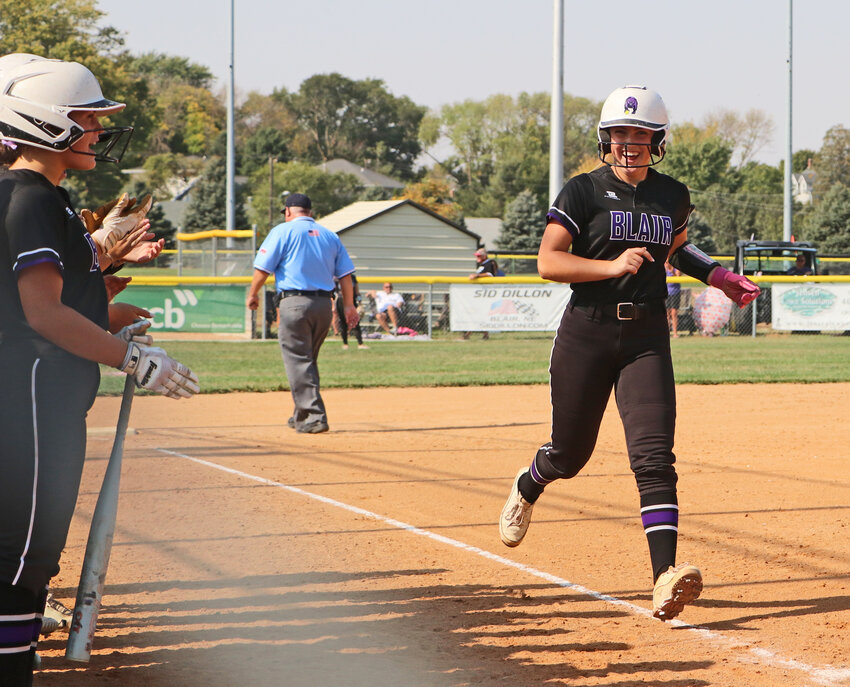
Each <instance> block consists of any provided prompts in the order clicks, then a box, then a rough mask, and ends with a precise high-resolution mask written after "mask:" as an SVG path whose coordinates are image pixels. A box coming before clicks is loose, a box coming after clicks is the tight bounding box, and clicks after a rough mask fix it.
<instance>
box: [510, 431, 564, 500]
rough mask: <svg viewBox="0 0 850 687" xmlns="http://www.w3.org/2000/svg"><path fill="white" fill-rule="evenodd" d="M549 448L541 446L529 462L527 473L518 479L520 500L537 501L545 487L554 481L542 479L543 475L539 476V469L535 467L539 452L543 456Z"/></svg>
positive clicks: (547, 445) (549, 446) (548, 446)
mask: <svg viewBox="0 0 850 687" xmlns="http://www.w3.org/2000/svg"><path fill="white" fill-rule="evenodd" d="M551 447H552V445H551V444H544V445H543V446H541V447H540V448H539V449H538V451H537V454H536V455H535V456H534V460H532V461H531V465H530V466H529V468H528V472H526V473H524V474H523V475H522V476H521V477H520V478H519V483H518V484H517V486H518V487H519V493H520V494H522V498H524V499H525V500H526V501H528V502H529V503H534V502H535V501H537V499H538V498H539V497H540V494H542V493H543V490H544V489H545V488H546V485H547V484H551V483H552V482H554V481H555V480H553V479H547V478H546V477H543V475H541V474H540V468H539V466H538V465H537V458H538V457H539V456H540V454H541V452H542V453H543V455H544V456H545V454H546V452H547V451H548V449H550V448H551Z"/></svg>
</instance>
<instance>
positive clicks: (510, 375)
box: [100, 334, 850, 394]
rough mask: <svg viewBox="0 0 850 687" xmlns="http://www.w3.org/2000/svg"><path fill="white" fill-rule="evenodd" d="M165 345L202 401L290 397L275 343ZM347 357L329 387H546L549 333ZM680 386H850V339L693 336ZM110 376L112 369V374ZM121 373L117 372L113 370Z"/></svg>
mask: <svg viewBox="0 0 850 687" xmlns="http://www.w3.org/2000/svg"><path fill="white" fill-rule="evenodd" d="M160 343H161V345H162V346H163V347H164V348H165V349H166V350H167V351H168V352H169V354H170V355H172V356H174V357H175V358H177V359H178V360H180V361H181V362H183V363H185V364H187V365H189V366H190V367H191V368H192V369H193V370H194V371H195V372H196V373H197V374H198V376H199V377H200V379H201V387H202V390H203V392H204V393H226V392H230V391H279V390H284V389H288V388H289V387H288V386H287V384H286V375H285V374H284V370H283V362H282V361H281V357H280V349H279V348H278V345H277V341H245V342H186V341H163V342H160ZM368 344H369V346H370V348H369V349H368V350H358V349H357V347H356V345H355V346H352V347H351V348H350V349H349V350H347V351H344V350H342V348H341V345H340V341H339V340H338V339H329V340H328V341H326V342H325V345H324V346H323V348H322V352H321V356H320V358H319V370H320V373H321V377H322V386H323V387H324V388H333V387H337V388H341V387H342V388H345V387H347V388H363V387H374V386H398V387H404V386H479V385H482V386H483V385H490V384H545V383H547V382H548V365H549V353H550V351H551V348H552V336H551V335H550V334H494V335H493V336H492V337H491V338H490V340H488V341H484V340H482V339H481V338H480V336H479V335H476V334H473V335H472V338H471V339H469V340H466V341H464V340H456V339H438V340H435V341H399V342H392V341H377V342H376V341H371V342H368ZM672 348H673V362H674V366H675V370H676V381H677V382H678V383H684V384H725V383H755V382H798V383H813V382H846V381H850V364H848V363H850V336H837V335H834V336H831V335H815V336H802V335H794V336H791V335H769V336H759V337H757V338H752V337H748V336H727V337H717V338H703V337H698V336H693V337H691V336H686V337H683V338H680V339H674V340H673V341H672ZM105 371H106V370H105ZM110 372H112V373H114V370H113V371H110ZM122 385H123V375H122V376H116V375H115V374H105V375H104V378H103V381H102V382H101V389H100V392H101V393H102V394H120V393H121V389H122Z"/></svg>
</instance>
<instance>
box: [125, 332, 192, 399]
mask: <svg viewBox="0 0 850 687" xmlns="http://www.w3.org/2000/svg"><path fill="white" fill-rule="evenodd" d="M118 369H120V370H121V371H122V372H125V373H127V374H128V375H133V377H135V380H136V386H137V387H139V388H141V389H147V390H148V391H155V392H157V393H159V394H162V395H163V396H168V397H169V398H191V397H192V396H193V395H194V394H196V393H198V392H199V391H200V390H201V387H200V386H198V377H197V376H196V375H195V373H194V372H192V370H190V369H189V368H188V367H186V366H185V365H182V364H180V363H178V362H177V361H176V360H174V358H169V357H168V355H167V354H166V352H165V351H164V350H162V349H161V348H156V347H154V346H145V345H143V344H137V343H132V342H131V343H130V345H129V346H128V347H127V355H126V356H124V362H123V363H121V367H120V368H118Z"/></svg>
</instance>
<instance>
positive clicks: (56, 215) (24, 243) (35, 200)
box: [0, 169, 109, 355]
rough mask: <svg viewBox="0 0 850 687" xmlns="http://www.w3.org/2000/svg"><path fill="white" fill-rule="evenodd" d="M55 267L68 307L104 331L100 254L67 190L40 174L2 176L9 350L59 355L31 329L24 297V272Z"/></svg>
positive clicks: (2, 286) (2, 330) (0, 219)
mask: <svg viewBox="0 0 850 687" xmlns="http://www.w3.org/2000/svg"><path fill="white" fill-rule="evenodd" d="M43 262H52V263H54V264H55V265H57V266H58V267H59V269H60V271H61V272H62V280H63V283H62V303H64V304H65V305H67V306H68V307H69V308H72V309H74V310H76V311H77V312H79V313H80V314H81V315H83V316H84V317H86V318H88V319H89V320H91V321H92V322H94V323H95V324H97V325H98V326H100V327H103V328H104V329H107V328H108V326H109V312H108V301H107V296H106V288H105V286H104V283H103V275H102V274H101V272H100V266H99V264H98V260H97V248H96V246H95V244H94V241H93V240H92V238H91V236H90V235H89V234H88V232H86V230H85V227H84V226H83V223H82V222H81V221H80V219H79V217H77V213H76V212H75V211H74V209H73V208H72V207H71V202H70V199H69V197H68V193H67V191H65V189H63V188H61V187H58V186H53V184H51V183H50V182H49V181H48V180H47V179H46V178H45V177H44V176H43V175H41V174H39V173H38V172H35V171H32V170H27V169H20V170H2V171H0V335H2V340H3V342H4V344H10V343H13V342H18V343H20V344H23V345H31V346H32V347H33V348H34V349H35V350H37V351H38V354H39V355H48V354H51V353H56V352H58V351H59V350H61V349H59V348H58V347H56V346H55V345H54V344H52V343H50V342H48V341H47V340H46V339H44V338H43V337H41V336H40V335H39V334H37V333H36V332H35V331H34V330H33V329H32V328H31V327H30V326H29V324H28V322H27V320H26V317H25V316H24V311H23V308H22V306H21V299H20V296H19V295H18V284H17V275H18V273H19V272H20V271H21V270H24V269H26V268H27V267H31V266H33V265H37V264H40V263H43Z"/></svg>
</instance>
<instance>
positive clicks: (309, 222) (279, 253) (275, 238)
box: [254, 217, 354, 291]
mask: <svg viewBox="0 0 850 687" xmlns="http://www.w3.org/2000/svg"><path fill="white" fill-rule="evenodd" d="M254 268H255V269H258V270H262V271H263V272H268V273H269V274H274V278H275V288H276V289H277V290H278V291H291V290H294V291H318V290H322V291H333V288H334V277H336V278H337V279H340V278H342V277H344V276H346V275H347V274H351V273H352V272H354V263H352V262H351V258H349V257H348V251H346V250H345V246H343V245H342V241H340V240H339V237H338V236H337V235H336V234H335V233H334V232H332V231H331V230H330V229H326V228H325V227H323V226H322V225H321V224H318V223H317V222H316V221H315V220H314V219H313V218H312V217H297V218H295V219H293V220H291V221H289V222H284V223H282V224H278V225H277V226H276V227H274V228H273V229H272V230H271V231H270V232H269V235H268V236H267V237H266V239H265V241H263V243H262V245H261V246H260V250H259V251H257V257H256V258H255V259H254Z"/></svg>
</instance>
